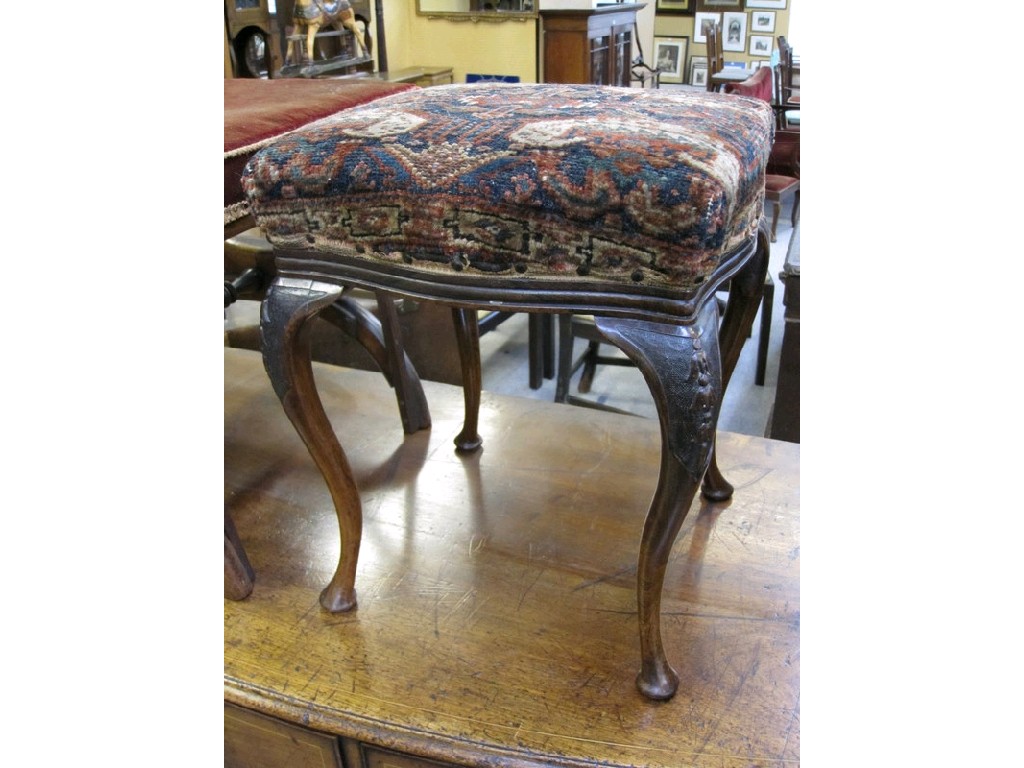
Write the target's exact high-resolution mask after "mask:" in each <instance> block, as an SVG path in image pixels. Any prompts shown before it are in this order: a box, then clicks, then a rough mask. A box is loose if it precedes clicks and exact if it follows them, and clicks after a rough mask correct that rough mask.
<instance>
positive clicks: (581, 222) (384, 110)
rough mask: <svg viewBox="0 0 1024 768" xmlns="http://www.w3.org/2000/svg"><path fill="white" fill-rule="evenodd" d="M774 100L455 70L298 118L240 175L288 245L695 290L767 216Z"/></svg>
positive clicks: (484, 271) (475, 271)
mask: <svg viewBox="0 0 1024 768" xmlns="http://www.w3.org/2000/svg"><path fill="white" fill-rule="evenodd" d="M773 125H774V121H773V116H772V111H771V108H770V106H769V105H768V104H765V103H764V102H761V101H758V100H755V99H750V98H743V97H735V96H729V97H726V96H723V95H719V94H712V93H706V92H669V91H660V90H644V89H629V88H611V87H606V86H589V85H555V84H544V85H510V84H490V83H489V84H474V85H451V86H440V87H433V88H425V89H418V90H413V91H407V92H404V93H400V94H396V95H394V96H388V97H385V98H382V99H379V100H376V101H374V102H372V103H370V104H367V105H364V106H362V107H358V108H356V109H351V110H346V111H345V112H341V113H338V114H336V115H333V116H331V117H329V118H326V119H324V120H321V121H318V122H317V123H314V124H312V125H309V126H306V127H305V128H303V129H301V130H299V131H295V132H294V133H291V134H289V135H287V136H285V137H283V138H281V139H279V140H278V141H275V142H273V143H271V144H270V145H269V146H267V147H266V148H264V149H263V150H261V151H260V152H259V153H258V154H256V155H255V156H254V157H253V158H252V160H251V161H250V163H249V165H248V167H247V168H246V171H245V174H244V176H243V187H244V189H245V192H246V195H247V196H248V199H249V202H250V204H251V206H252V210H253V213H254V214H255V216H256V219H257V221H258V223H259V224H260V225H261V226H262V227H263V228H264V230H265V231H266V232H267V234H268V237H269V238H270V240H271V242H273V243H275V244H276V245H279V246H290V247H301V248H312V249H315V250H316V251H318V252H319V253H318V256H317V257H318V258H329V254H331V253H341V254H347V255H358V256H360V257H361V258H365V259H367V260H369V261H373V260H384V261H388V262H395V263H400V264H405V265H407V266H411V267H414V268H420V269H426V270H431V271H434V272H437V271H438V270H442V271H443V270H449V271H450V270H455V271H458V272H462V273H464V274H466V275H487V276H498V275H509V276H513V277H521V278H531V277H544V278H556V279H560V280H564V281H566V283H567V284H572V282H574V281H575V282H577V283H578V282H580V278H586V279H587V280H586V282H590V283H592V282H593V281H594V280H600V281H614V282H620V283H621V282H638V283H639V282H643V283H645V284H649V285H656V286H662V287H668V288H684V289H687V290H689V289H691V288H692V286H694V285H695V284H698V283H700V282H702V281H703V280H704V279H705V278H706V277H707V276H708V275H709V274H710V273H711V272H712V271H713V270H714V268H715V267H716V266H717V264H718V263H719V261H720V259H721V258H722V256H723V255H725V254H726V253H728V252H730V251H732V250H734V249H735V248H737V247H739V246H740V245H741V244H743V243H744V242H746V241H747V239H748V238H750V237H751V236H752V235H753V234H754V233H755V231H756V229H757V225H758V221H759V220H760V218H761V212H762V207H763V202H764V175H765V164H766V162H767V159H768V154H769V151H770V149H771V145H772V137H773V131H774V128H773Z"/></svg>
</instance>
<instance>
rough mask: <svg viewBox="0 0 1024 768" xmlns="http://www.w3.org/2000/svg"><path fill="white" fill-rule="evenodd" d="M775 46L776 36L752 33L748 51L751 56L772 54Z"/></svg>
mask: <svg viewBox="0 0 1024 768" xmlns="http://www.w3.org/2000/svg"><path fill="white" fill-rule="evenodd" d="M774 47H775V38H774V37H772V36H771V35H751V36H750V50H749V51H748V53H749V54H750V55H751V56H771V55H772V48H774Z"/></svg>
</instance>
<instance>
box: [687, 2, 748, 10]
mask: <svg viewBox="0 0 1024 768" xmlns="http://www.w3.org/2000/svg"><path fill="white" fill-rule="evenodd" d="M697 5H698V10H701V11H707V10H712V9H714V8H742V7H743V0H699V2H698V3H697Z"/></svg>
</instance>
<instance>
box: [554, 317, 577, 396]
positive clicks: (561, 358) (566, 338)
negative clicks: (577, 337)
mask: <svg viewBox="0 0 1024 768" xmlns="http://www.w3.org/2000/svg"><path fill="white" fill-rule="evenodd" d="M572 347H573V335H572V315H570V314H568V313H565V314H561V315H559V316H558V371H557V372H556V374H555V402H556V403H564V402H565V401H566V398H567V397H568V396H569V384H570V382H571V381H572V351H573V350H572Z"/></svg>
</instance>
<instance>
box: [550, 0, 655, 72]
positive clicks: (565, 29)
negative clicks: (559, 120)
mask: <svg viewBox="0 0 1024 768" xmlns="http://www.w3.org/2000/svg"><path fill="white" fill-rule="evenodd" d="M644 7H646V3H618V4H614V5H605V6H600V7H597V8H588V9H584V10H571V9H563V10H550V11H545V10H542V11H541V12H540V18H541V23H540V26H539V30H540V31H539V34H540V35H541V38H542V42H541V45H540V46H539V49H540V50H541V52H542V56H543V59H542V62H541V64H542V72H541V82H545V83H583V84H587V83H589V84H592V85H620V86H623V87H626V88H628V87H629V85H630V61H631V58H632V55H633V34H634V28H635V24H636V14H637V11H639V10H640V9H642V8H644Z"/></svg>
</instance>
